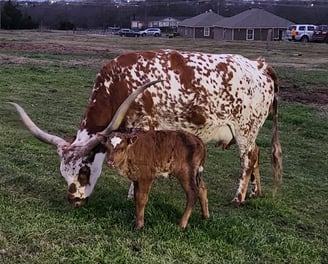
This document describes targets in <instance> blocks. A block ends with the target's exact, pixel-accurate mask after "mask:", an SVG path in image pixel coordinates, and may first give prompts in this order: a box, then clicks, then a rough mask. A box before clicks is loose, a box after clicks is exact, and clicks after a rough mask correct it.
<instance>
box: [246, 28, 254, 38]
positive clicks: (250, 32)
mask: <svg viewBox="0 0 328 264" xmlns="http://www.w3.org/2000/svg"><path fill="white" fill-rule="evenodd" d="M246 40H254V29H247V30H246Z"/></svg>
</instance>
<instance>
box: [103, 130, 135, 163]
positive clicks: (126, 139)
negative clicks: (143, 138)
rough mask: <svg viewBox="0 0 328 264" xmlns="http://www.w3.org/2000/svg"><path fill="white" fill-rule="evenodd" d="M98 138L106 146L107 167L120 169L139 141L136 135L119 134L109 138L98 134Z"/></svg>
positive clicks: (111, 135) (113, 134)
mask: <svg viewBox="0 0 328 264" xmlns="http://www.w3.org/2000/svg"><path fill="white" fill-rule="evenodd" d="M97 137H98V138H99V140H100V142H101V143H102V144H103V145H104V146H106V149H107V165H108V166H109V167H113V168H115V167H116V168H117V167H120V165H121V164H122V163H123V162H124V160H125V159H126V157H127V150H128V149H129V147H131V146H132V145H133V144H134V143H135V141H136V140H137V139H138V136H137V135H135V134H130V133H119V132H113V133H110V135H109V136H107V135H103V134H101V133H98V134H97Z"/></svg>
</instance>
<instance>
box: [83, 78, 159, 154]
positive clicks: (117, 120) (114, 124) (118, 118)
mask: <svg viewBox="0 0 328 264" xmlns="http://www.w3.org/2000/svg"><path fill="white" fill-rule="evenodd" d="M162 81H163V80H156V81H152V82H148V83H146V84H144V85H143V86H141V87H139V88H138V89H137V90H135V91H134V92H132V93H131V94H130V95H129V96H128V97H127V98H126V99H125V100H124V101H123V103H122V104H121V105H120V107H119V108H118V109H117V111H116V113H115V115H114V116H113V118H112V121H111V122H110V123H109V125H108V126H107V127H106V128H105V129H104V130H103V131H101V132H99V133H98V134H101V135H102V136H106V135H109V133H110V132H111V131H114V130H117V129H118V128H119V126H120V125H121V123H122V121H123V119H124V117H125V114H126V112H127V111H128V110H129V107H130V105H131V103H132V102H133V101H134V100H135V99H136V98H137V96H138V95H139V94H141V93H143V91H144V90H146V89H147V88H148V87H150V86H152V85H154V84H156V83H158V82H162ZM100 141H101V140H100V137H98V136H97V137H95V138H93V139H91V140H90V141H89V142H88V143H87V145H86V146H85V148H84V149H83V151H86V152H88V151H90V150H91V149H92V148H94V147H95V146H96V145H97V144H99V142H100Z"/></svg>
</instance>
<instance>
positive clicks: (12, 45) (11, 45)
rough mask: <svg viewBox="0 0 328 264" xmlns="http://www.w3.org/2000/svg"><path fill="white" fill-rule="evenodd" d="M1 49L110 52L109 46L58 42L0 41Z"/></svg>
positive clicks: (58, 52) (61, 52) (71, 52)
mask: <svg viewBox="0 0 328 264" xmlns="http://www.w3.org/2000/svg"><path fill="white" fill-rule="evenodd" d="M0 49H1V50H15V51H38V52H53V53H57V54H76V53H84V52H85V53H87V52H101V53H103V52H110V50H109V49H107V48H100V47H85V46H76V45H72V46H70V45H62V44H57V43H51V44H35V43H21V42H4V43H0Z"/></svg>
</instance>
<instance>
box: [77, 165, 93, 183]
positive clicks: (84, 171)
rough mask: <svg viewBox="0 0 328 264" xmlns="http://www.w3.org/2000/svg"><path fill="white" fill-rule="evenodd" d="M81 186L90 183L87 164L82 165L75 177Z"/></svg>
mask: <svg viewBox="0 0 328 264" xmlns="http://www.w3.org/2000/svg"><path fill="white" fill-rule="evenodd" d="M77 180H78V181H79V183H80V184H81V186H85V185H87V184H90V182H89V180H90V168H89V167H88V166H83V167H82V168H81V169H80V171H79V176H78V178H77Z"/></svg>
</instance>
